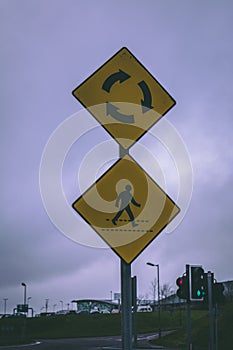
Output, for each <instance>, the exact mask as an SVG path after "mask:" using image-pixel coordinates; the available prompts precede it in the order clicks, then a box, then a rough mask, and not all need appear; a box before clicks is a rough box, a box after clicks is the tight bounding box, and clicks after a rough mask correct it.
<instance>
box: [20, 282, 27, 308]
mask: <svg viewBox="0 0 233 350" xmlns="http://www.w3.org/2000/svg"><path fill="white" fill-rule="evenodd" d="M21 286H23V287H24V302H23V303H24V305H26V300H27V297H26V295H27V291H26V290H27V285H26V284H25V283H23V282H22V283H21Z"/></svg>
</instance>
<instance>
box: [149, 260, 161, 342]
mask: <svg viewBox="0 0 233 350" xmlns="http://www.w3.org/2000/svg"><path fill="white" fill-rule="evenodd" d="M147 265H149V266H152V267H157V281H158V324H159V338H160V337H161V327H160V291H159V289H160V287H159V264H153V263H151V262H148V263H147Z"/></svg>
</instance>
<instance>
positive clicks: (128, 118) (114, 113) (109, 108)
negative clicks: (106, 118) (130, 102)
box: [106, 102, 134, 124]
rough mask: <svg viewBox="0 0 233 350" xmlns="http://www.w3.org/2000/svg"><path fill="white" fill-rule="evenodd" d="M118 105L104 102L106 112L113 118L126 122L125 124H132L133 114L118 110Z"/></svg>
mask: <svg viewBox="0 0 233 350" xmlns="http://www.w3.org/2000/svg"><path fill="white" fill-rule="evenodd" d="M118 109H119V108H118V107H116V106H114V105H113V104H111V103H110V102H107V103H106V114H107V115H111V117H113V118H114V119H116V120H118V121H119V122H122V123H126V124H133V123H134V115H132V114H131V115H126V114H122V113H120V112H118Z"/></svg>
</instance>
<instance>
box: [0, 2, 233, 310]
mask: <svg viewBox="0 0 233 350" xmlns="http://www.w3.org/2000/svg"><path fill="white" fill-rule="evenodd" d="M232 35H233V4H232V1H231V0H223V1H212V0H205V1H203V0H195V1H194V0H193V1H192V0H190V1H187V0H177V1H172V0H170V1H169V0H144V1H136V0H134V1H133V0H126V1H123V0H118V1H115V0H113V1H109V0H108V1H107V0H99V1H94V0H92V1H91V0H85V1H82V0H20V1H19V0H0V47H1V55H0V63H1V64H0V67H1V80H0V85H1V87H0V100H1V104H0V115H1V117H0V121H1V138H0V143H1V162H2V166H1V212H0V215H1V221H0V222H1V233H0V234H1V236H0V237H1V238H0V239H1V240H0V259H1V263H0V276H1V278H0V286H1V288H0V313H2V312H3V305H4V303H3V299H4V298H8V301H7V311H8V312H12V310H13V308H14V307H15V306H16V305H17V304H19V303H23V287H22V286H21V283H22V282H24V283H26V285H27V296H28V297H29V296H30V297H31V300H30V304H31V305H32V306H33V308H34V309H35V310H36V312H40V309H41V308H42V307H43V306H44V305H45V299H47V298H48V299H49V307H50V309H52V308H53V305H54V304H57V306H56V309H59V308H60V306H61V303H60V300H62V301H63V302H64V305H65V304H66V303H70V301H71V300H72V299H80V298H110V296H111V291H112V292H113V293H114V292H120V259H119V258H118V256H117V255H116V254H115V253H114V252H113V251H112V250H111V249H110V248H98V247H93V246H92V247H91V246H90V244H85V243H82V242H81V243H76V242H74V241H73V240H71V239H69V238H67V237H66V236H65V235H64V234H63V233H61V232H60V231H59V230H58V229H57V227H56V226H55V225H54V223H52V222H51V220H50V218H49V216H48V215H47V212H46V210H45V208H44V206H43V202H42V198H41V195H40V187H39V169H40V162H41V157H42V154H43V150H44V148H45V146H46V144H47V142H48V140H49V138H50V137H51V135H52V134H53V132H54V131H55V129H56V128H57V127H58V126H59V125H61V123H63V122H64V121H65V120H67V118H69V117H70V116H72V115H74V114H75V113H83V112H82V111H83V107H82V106H81V104H80V103H79V102H78V101H77V100H76V99H75V98H74V97H73V96H72V90H73V89H74V88H75V87H77V86H78V85H79V84H80V83H81V82H83V81H84V80H85V79H86V78H87V77H88V76H90V74H92V73H93V72H94V71H95V70H96V69H98V68H99V67H100V66H101V65H102V64H103V63H105V62H106V61H107V60H108V59H109V58H110V57H111V56H113V55H114V54H115V53H116V52H117V51H118V50H119V49H121V48H122V47H123V46H126V47H127V48H128V49H129V50H130V51H131V52H132V53H133V54H134V55H135V56H136V57H137V58H138V59H139V60H140V61H141V62H142V63H143V65H144V66H145V67H146V68H147V69H148V70H149V71H150V72H151V74H152V75H153V76H154V77H155V78H156V79H157V80H158V81H159V82H160V83H161V84H162V86H164V88H165V89H166V90H167V91H168V92H169V93H170V94H171V95H172V96H173V98H174V99H175V100H176V106H175V107H173V108H172V109H171V111H169V112H168V113H167V114H166V116H165V117H164V119H166V120H167V121H168V122H169V123H171V124H172V125H173V127H174V130H177V132H178V133H179V134H180V138H181V139H182V140H183V142H184V144H185V145H186V147H187V150H188V154H189V158H190V161H191V163H192V169H193V191H192V196H191V201H190V205H189V208H188V210H187V212H186V215H185V216H184V218H183V219H182V220H181V222H180V223H179V225H178V226H177V227H176V228H175V230H173V231H172V232H171V233H166V232H162V233H161V234H160V235H159V236H158V237H157V238H156V239H155V240H154V241H153V242H152V243H151V244H150V245H149V246H148V247H147V248H146V249H145V250H144V251H143V252H142V253H141V254H140V255H139V257H138V258H137V259H136V260H135V261H134V262H133V264H132V275H137V278H138V294H140V295H146V294H147V295H149V296H150V297H152V296H151V295H150V281H152V280H153V278H154V277H155V276H156V269H155V268H152V267H150V266H147V265H146V262H147V261H150V262H153V263H156V264H157V263H159V265H160V277H161V284H164V283H169V284H170V285H171V286H172V287H173V289H174V290H176V285H175V281H176V278H177V277H178V276H180V275H182V273H183V272H184V271H185V264H187V263H189V264H198V265H199V264H200V265H202V266H203V267H204V269H205V270H206V271H208V270H210V271H212V272H214V273H215V278H216V279H217V280H218V281H226V280H232V279H233V273H232V266H233V258H232V256H233V255H232V246H233V236H232V227H233V216H232V208H233V203H232V185H233V178H232V160H233V151H232V127H233V122H232V115H233V99H232V80H233V69H232V62H233V46H232ZM80 120H81V119H80ZM159 123H160V122H158V124H159ZM161 123H162V121H161ZM158 124H157V125H155V126H154V127H153V128H152V130H151V132H152V133H154V132H156V131H155V130H156V128H157V127H159V126H158ZM96 125H97V124H96ZM80 128H81V124H80ZM99 129H101V127H100V128H99ZM97 134H98V135H96V136H95V134H93V135H91V136H93V137H89V138H88V137H86V138H83V139H82V140H80V144H77V145H76V148H73V149H71V150H70V154H68V155H67V159H66V161H65V163H64V178H65V180H64V189H65V190H64V191H65V196H66V198H67V201H68V202H69V203H70V204H72V201H73V200H75V199H76V198H77V197H78V196H79V193H78V191H77V192H75V191H76V188H75V185H73V183H74V181H75V177H76V175H77V173H78V171H79V167H80V165H81V162H82V160H83V158H85V156H86V154H87V153H88V152H89V151H90V150H91V149H92V148H93V147H94V146H95V143H96V144H97V143H101V142H104V141H108V142H109V143H110V144H111V147H112V148H110V149H112V151H113V153H114V150H116V147H115V145H113V144H112V141H111V138H110V137H109V136H108V135H107V134H106V133H105V132H103V131H100V130H98V133H97ZM140 145H141V147H142V148H143V147H147V149H148V150H149V151H150V152H151V154H152V155H153V157H154V158H155V159H157V162H158V163H159V164H160V163H161V164H160V166H161V167H162V168H163V167H164V169H165V168H166V165H165V166H164V165H163V164H162V163H166V159H167V158H166V157H167V156H166V152H164V157H161V154H162V153H161V152H162V151H161V152H160V148H159V147H160V146H159V145H158V144H156V142H155V139H154V138H153V137H152V136H151V135H149V134H148V135H145V136H144V137H143V139H141V141H140V143H139V145H138V147H139V148H140ZM114 147H115V148H114ZM106 152H107V151H106ZM135 152H136V151H135ZM75 154H76V156H77V159H75ZM139 154H140V152H139ZM159 154H160V156H159ZM114 156H115V154H113V155H112V157H114ZM157 157H158V158H157ZM109 158H110V160H111V155H109V154H107V153H106V159H109ZM142 158H143V157H142ZM144 158H145V157H144ZM147 159H149V156H148V158H147ZM149 163H150V162H149V161H148V164H144V165H145V167H148V171H149V167H150V165H152V163H150V164H149ZM99 166H100V167H101V164H100V165H99ZM102 166H103V167H104V169H105V170H106V168H107V164H105V163H103V164H102ZM185 170H186V169H185V165H184V168H183V171H184V172H185ZM80 171H81V170H80ZM151 171H152V173H153V169H152V170H151ZM164 171H165V170H164ZM170 176H171V177H172V171H171V172H170ZM165 177H167V178H169V175H165ZM69 179H70V182H69ZM48 181H49V180H48ZM167 181H168V182H169V179H168V180H167ZM187 181H188V180H187ZM69 183H70V184H71V185H70V186H69ZM181 185H182V184H181ZM183 186H185V184H183ZM171 187H172V186H171ZM168 194H169V195H171V196H173V192H172V188H171V193H170V192H169V189H168ZM71 210H72V209H71ZM74 215H76V217H75V220H76V222H77V231H80V232H81V233H80V236H82V235H83V237H85V235H88V234H90V235H97V234H96V233H95V232H94V233H93V231H92V230H91V229H90V228H89V227H88V226H87V225H84V223H83V222H82V220H81V219H80V218H78V214H75V213H74Z"/></svg>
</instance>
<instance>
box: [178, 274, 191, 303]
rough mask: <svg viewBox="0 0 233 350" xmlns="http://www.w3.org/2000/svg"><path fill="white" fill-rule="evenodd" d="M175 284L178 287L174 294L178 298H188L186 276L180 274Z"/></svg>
mask: <svg viewBox="0 0 233 350" xmlns="http://www.w3.org/2000/svg"><path fill="white" fill-rule="evenodd" d="M176 284H177V286H178V287H179V289H177V291H176V294H177V296H178V297H179V298H180V299H188V298H189V284H188V277H187V276H182V277H178V278H177V280H176Z"/></svg>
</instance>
